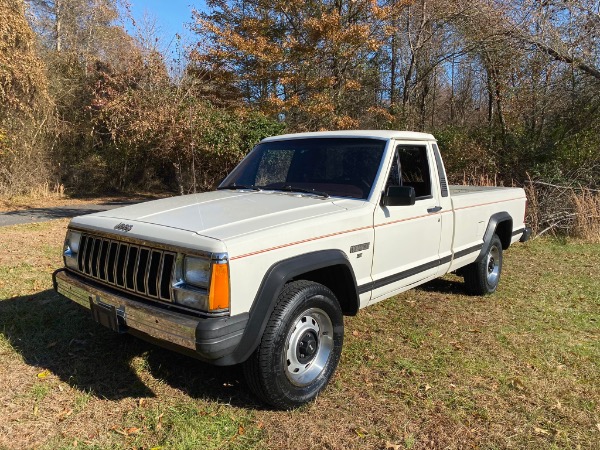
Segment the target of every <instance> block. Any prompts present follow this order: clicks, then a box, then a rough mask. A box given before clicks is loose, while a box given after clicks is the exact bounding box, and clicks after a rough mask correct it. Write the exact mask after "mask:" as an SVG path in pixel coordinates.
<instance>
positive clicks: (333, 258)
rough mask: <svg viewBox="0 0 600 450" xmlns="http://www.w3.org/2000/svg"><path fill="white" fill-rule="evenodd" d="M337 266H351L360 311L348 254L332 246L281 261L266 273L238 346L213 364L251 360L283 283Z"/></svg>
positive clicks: (353, 277) (358, 301) (356, 300)
mask: <svg viewBox="0 0 600 450" xmlns="http://www.w3.org/2000/svg"><path fill="white" fill-rule="evenodd" d="M337 265H344V266H346V267H347V268H348V269H349V273H350V274H351V276H352V280H353V282H354V286H353V289H354V295H355V302H356V305H355V306H356V308H355V309H356V310H358V307H359V303H360V299H359V295H358V288H357V285H356V276H355V275H354V270H353V269H352V265H351V264H350V261H349V259H348V257H347V256H346V254H345V253H344V252H343V251H341V250H333V249H332V250H320V251H316V252H311V253H305V254H303V255H298V256H294V257H292V258H289V259H285V260H283V261H278V262H276V263H275V264H273V265H272V266H271V267H270V268H269V269H268V270H267V271H266V272H265V275H264V277H263V280H262V282H261V284H260V287H259V288H258V291H257V293H256V296H255V297H254V302H253V303H252V307H251V308H250V312H249V317H248V322H247V324H246V328H245V329H244V333H243V335H242V338H241V340H240V343H239V345H238V346H237V347H236V349H235V350H234V351H233V352H232V353H231V354H229V355H227V356H225V357H224V358H222V359H220V360H217V361H214V362H213V363H214V364H217V365H231V364H238V363H241V362H244V361H245V360H246V359H248V357H249V356H250V355H251V354H252V352H253V351H254V350H256V348H257V347H258V345H259V343H260V340H261V338H262V335H263V333H264V331H265V328H266V327H267V322H268V321H269V318H270V317H271V314H272V312H273V310H274V309H275V306H276V304H277V299H278V297H279V294H280V293H281V290H282V289H283V286H284V285H285V284H286V283H287V282H288V281H290V280H292V279H294V278H295V277H298V276H300V275H302V274H304V273H307V272H312V271H315V270H318V269H323V268H326V267H331V266H337ZM351 300H354V299H351Z"/></svg>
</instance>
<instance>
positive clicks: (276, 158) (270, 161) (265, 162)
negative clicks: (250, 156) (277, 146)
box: [254, 150, 294, 186]
mask: <svg viewBox="0 0 600 450" xmlns="http://www.w3.org/2000/svg"><path fill="white" fill-rule="evenodd" d="M293 155H294V151H293V150H267V151H265V152H264V154H263V156H262V159H261V160H260V163H259V164H258V171H257V172H256V181H255V183H254V184H255V185H256V186H268V185H271V184H277V183H283V182H285V181H286V179H287V175H288V171H289V170H290V165H291V163H292V156H293Z"/></svg>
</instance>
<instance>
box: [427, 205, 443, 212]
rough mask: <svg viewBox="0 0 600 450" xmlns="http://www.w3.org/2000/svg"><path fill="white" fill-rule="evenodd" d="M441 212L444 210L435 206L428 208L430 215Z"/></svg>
mask: <svg viewBox="0 0 600 450" xmlns="http://www.w3.org/2000/svg"><path fill="white" fill-rule="evenodd" d="M441 210H442V207H441V206H434V207H433V208H427V212H428V213H429V214H433V213H436V212H438V211H441Z"/></svg>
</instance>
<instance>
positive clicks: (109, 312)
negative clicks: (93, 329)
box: [90, 297, 127, 333]
mask: <svg viewBox="0 0 600 450" xmlns="http://www.w3.org/2000/svg"><path fill="white" fill-rule="evenodd" d="M90 310H91V311H92V318H93V319H94V321H95V322H97V323H99V324H100V325H103V326H105V327H106V328H109V329H111V330H113V331H116V332H117V333H125V332H126V330H127V326H126V325H125V320H124V318H123V317H121V316H120V315H119V313H118V311H117V308H115V307H114V306H113V305H108V304H106V303H104V302H102V301H101V300H100V298H98V297H97V298H96V299H94V298H93V297H90Z"/></svg>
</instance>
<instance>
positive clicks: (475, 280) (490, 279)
mask: <svg viewBox="0 0 600 450" xmlns="http://www.w3.org/2000/svg"><path fill="white" fill-rule="evenodd" d="M501 272H502V242H501V241H500V238H499V237H498V235H497V234H494V236H492V240H491V241H490V243H489V244H488V248H487V250H486V252H485V254H484V256H483V258H481V259H480V260H478V261H475V262H474V263H471V264H469V265H468V266H466V267H465V268H464V272H463V273H464V277H465V284H466V287H467V291H468V292H469V293H471V294H473V295H486V294H491V293H492V292H494V291H495V290H496V288H497V287H498V283H499V282H500V273H501Z"/></svg>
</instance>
